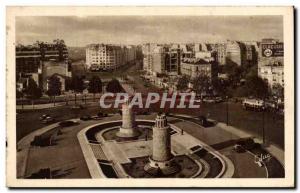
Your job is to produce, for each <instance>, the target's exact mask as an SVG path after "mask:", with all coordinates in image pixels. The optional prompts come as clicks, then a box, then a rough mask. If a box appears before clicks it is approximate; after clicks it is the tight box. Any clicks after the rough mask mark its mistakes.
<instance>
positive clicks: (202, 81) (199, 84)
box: [192, 73, 212, 95]
mask: <svg viewBox="0 0 300 193" xmlns="http://www.w3.org/2000/svg"><path fill="white" fill-rule="evenodd" d="M192 83H193V86H194V89H195V90H196V92H197V93H199V94H200V95H203V93H208V92H210V90H211V87H212V85H211V80H210V77H208V76H207V75H205V74H203V73H201V74H200V75H198V76H197V77H196V78H194V79H193V80H192Z"/></svg>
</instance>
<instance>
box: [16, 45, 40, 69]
mask: <svg viewBox="0 0 300 193" xmlns="http://www.w3.org/2000/svg"><path fill="white" fill-rule="evenodd" d="M41 64H42V55H41V51H40V48H39V47H37V46H31V45H29V46H22V45H18V46H16V73H17V74H19V73H38V72H39V69H40V68H41Z"/></svg>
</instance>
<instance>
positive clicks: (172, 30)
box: [16, 16, 283, 47]
mask: <svg viewBox="0 0 300 193" xmlns="http://www.w3.org/2000/svg"><path fill="white" fill-rule="evenodd" d="M203 26H204V27H203ZM228 26H230V27H228ZM178 34H179V35H178ZM80 37H84V38H80ZM263 38H275V39H279V40H280V41H282V40H283V20H282V17H281V16H225V17H224V16H126V17H124V16H89V17H76V16H63V17H62V16H55V17H48V16H27V17H17V18H16V42H17V43H21V44H32V43H34V42H35V41H37V40H39V41H45V42H52V40H53V39H64V40H65V42H66V44H67V45H68V46H74V47H83V46H86V45H88V44H91V43H111V44H142V43H147V42H151V43H195V42H212V43H215V42H225V41H226V40H239V41H260V40H261V39H263Z"/></svg>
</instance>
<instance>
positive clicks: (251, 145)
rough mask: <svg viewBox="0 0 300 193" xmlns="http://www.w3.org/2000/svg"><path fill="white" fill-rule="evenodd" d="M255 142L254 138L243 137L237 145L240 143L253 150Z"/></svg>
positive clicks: (246, 148)
mask: <svg viewBox="0 0 300 193" xmlns="http://www.w3.org/2000/svg"><path fill="white" fill-rule="evenodd" d="M255 144H256V143H255V142H254V140H253V139H252V138H247V139H242V140H240V141H238V142H237V143H236V145H240V146H241V147H243V148H244V149H245V150H251V149H253V148H254V147H255Z"/></svg>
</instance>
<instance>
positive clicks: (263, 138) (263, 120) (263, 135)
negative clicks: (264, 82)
mask: <svg viewBox="0 0 300 193" xmlns="http://www.w3.org/2000/svg"><path fill="white" fill-rule="evenodd" d="M265 109H266V108H265V98H264V100H263V109H262V110H263V116H262V140H263V141H262V142H263V144H265Z"/></svg>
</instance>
